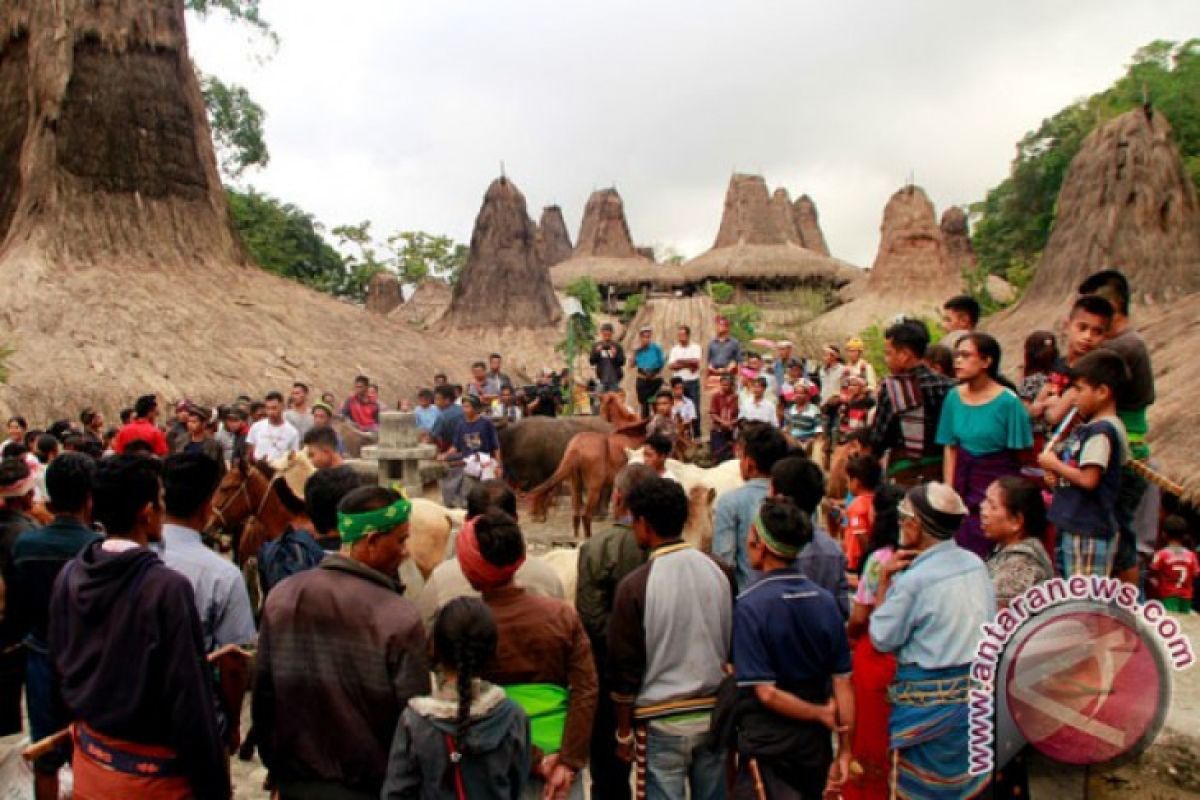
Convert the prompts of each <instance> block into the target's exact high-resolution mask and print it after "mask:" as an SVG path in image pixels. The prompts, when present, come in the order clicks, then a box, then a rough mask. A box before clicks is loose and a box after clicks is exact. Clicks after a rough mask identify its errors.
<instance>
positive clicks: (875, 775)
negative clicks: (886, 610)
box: [842, 633, 896, 800]
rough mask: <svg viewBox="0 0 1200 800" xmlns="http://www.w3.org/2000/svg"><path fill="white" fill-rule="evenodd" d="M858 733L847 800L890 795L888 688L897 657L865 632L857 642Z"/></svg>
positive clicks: (853, 742) (854, 678)
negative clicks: (880, 647)
mask: <svg viewBox="0 0 1200 800" xmlns="http://www.w3.org/2000/svg"><path fill="white" fill-rule="evenodd" d="M853 664H854V670H853V672H852V673H851V675H850V683H851V684H852V685H853V687H854V718H855V724H854V736H853V739H852V740H851V743H850V750H851V752H852V753H853V757H854V758H853V762H852V765H851V769H850V777H849V779H848V780H847V781H846V783H845V785H844V786H843V787H842V796H843V797H844V798H846V800H876V799H877V798H884V797H887V796H888V791H889V789H890V786H891V784H890V780H889V779H890V775H891V759H890V758H889V757H888V717H890V716H891V710H892V708H891V705H890V704H889V703H888V699H887V690H888V685H889V684H891V682H892V678H893V677H894V676H895V674H896V657H895V656H894V655H892V654H891V653H881V652H879V651H878V650H876V649H875V646H874V645H872V644H871V637H870V636H868V635H867V634H865V633H864V634H863V635H861V636H859V637H858V639H857V640H856V641H855V643H854V660H853Z"/></svg>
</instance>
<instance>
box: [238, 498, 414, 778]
mask: <svg viewBox="0 0 1200 800" xmlns="http://www.w3.org/2000/svg"><path fill="white" fill-rule="evenodd" d="M411 510H412V504H411V503H410V502H409V501H408V500H407V499H406V498H404V497H402V496H401V495H399V494H397V493H396V492H394V491H392V490H391V489H385V488H383V487H379V486H364V487H360V488H358V489H355V490H354V491H352V492H350V493H349V494H347V495H346V496H345V497H344V498H343V499H342V501H341V503H340V504H339V505H338V534H339V536H341V539H342V551H341V553H335V554H332V555H330V556H328V557H327V558H326V559H325V560H324V561H323V562H321V564H320V565H319V566H318V567H317V568H316V569H310V570H307V571H305V572H302V573H299V574H297V575H293V576H292V577H290V578H288V579H286V580H284V581H282V582H280V583H279V584H278V585H277V586H275V588H274V589H272V591H271V593H270V595H269V596H268V597H267V604H266V607H265V608H264V609H263V617H262V626H261V629H260V632H259V637H258V671H257V675H256V680H255V685H254V699H253V717H254V727H255V730H256V731H257V732H258V734H259V736H260V745H259V749H260V752H261V754H262V758H263V763H265V764H266V765H267V768H268V769H269V770H270V771H271V776H272V778H273V779H274V780H275V783H276V786H277V787H278V789H279V795H280V797H281V798H282V800H289V798H309V797H321V798H325V799H326V800H342V798H345V800H365V798H368V797H371V798H376V797H378V796H379V793H380V789H381V788H382V786H383V780H384V777H385V775H386V773H387V761H388V750H389V747H390V745H391V741H392V734H393V733H394V732H395V729H396V721H397V720H398V719H399V718H400V713H401V712H402V711H403V710H404V707H405V706H406V705H407V704H408V700H409V698H411V697H415V696H418V695H422V694H428V693H429V690H430V685H429V663H428V657H427V653H426V649H425V631H424V628H423V627H422V626H421V620H420V617H419V615H418V613H417V609H416V607H415V606H414V605H413V604H412V603H411V602H409V601H408V600H406V599H404V598H403V597H401V596H400V591H401V588H402V587H400V585H399V583H398V582H397V581H396V570H397V569H398V568H399V567H400V562H401V561H403V560H404V558H405V557H406V555H407V553H406V549H405V547H406V541H407V539H408V517H409V514H410V512H411Z"/></svg>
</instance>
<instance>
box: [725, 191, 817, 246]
mask: <svg viewBox="0 0 1200 800" xmlns="http://www.w3.org/2000/svg"><path fill="white" fill-rule="evenodd" d="M789 228H790V229H791V232H792V235H791V236H789V234H788V229H789ZM795 235H796V229H795V225H794V224H788V223H787V222H786V221H785V219H784V218H782V217H781V215H780V214H777V213H776V212H775V207H774V206H773V205H772V202H771V193H770V190H768V189H767V182H766V181H765V180H764V179H763V177H762V176H761V175H742V174H737V173H735V174H734V175H733V176H732V177H730V179H729V188H728V189H727V190H726V191H725V210H724V211H723V212H722V213H721V227H720V228H719V229H718V230H717V239H716V241H715V242H713V249H714V250H716V249H719V248H722V247H733V246H735V245H738V244H749V245H772V244H785V243H787V242H791V241H794V239H795Z"/></svg>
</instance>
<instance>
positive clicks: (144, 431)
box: [113, 394, 170, 458]
mask: <svg viewBox="0 0 1200 800" xmlns="http://www.w3.org/2000/svg"><path fill="white" fill-rule="evenodd" d="M157 419H158V398H157V397H155V396H154V395H152V394H144V395H142V396H141V397H139V398H138V399H137V402H135V403H134V404H133V419H132V420H130V421H129V422H128V423H126V424H125V425H124V427H122V428H121V430H120V432H118V433H117V438H116V439H114V440H113V450H115V451H116V453H117V455H121V454H123V453H124V452H125V448H126V447H127V446H128V445H129V443H130V442H135V441H143V442H146V444H148V445H150V449H151V450H153V451H154V455H156V456H158V457H159V458H162V457H163V456H165V455H166V454H167V453H169V452H170V448H169V447H168V446H167V437H166V436H163V432H162V431H160V430H159V429H158V426H157V425H156V424H155V420H157Z"/></svg>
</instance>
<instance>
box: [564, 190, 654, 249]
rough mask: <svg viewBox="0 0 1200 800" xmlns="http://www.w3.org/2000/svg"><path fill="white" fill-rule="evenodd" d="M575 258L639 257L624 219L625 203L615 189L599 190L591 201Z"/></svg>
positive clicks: (577, 241) (582, 222) (587, 206)
mask: <svg viewBox="0 0 1200 800" xmlns="http://www.w3.org/2000/svg"><path fill="white" fill-rule="evenodd" d="M575 256H576V257H584V256H599V257H602V258H638V257H639V255H638V252H637V248H636V247H634V245H633V237H632V236H631V235H630V234H629V222H628V221H627V220H626V219H625V203H624V201H623V200H621V195H620V194H618V193H617V190H616V188H609V189H599V190H597V191H594V192H592V194H591V196H590V197H589V198H588V201H587V205H586V206H584V209H583V220H582V221H581V222H580V223H579V238H578V239H577V240H576V242H575Z"/></svg>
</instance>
